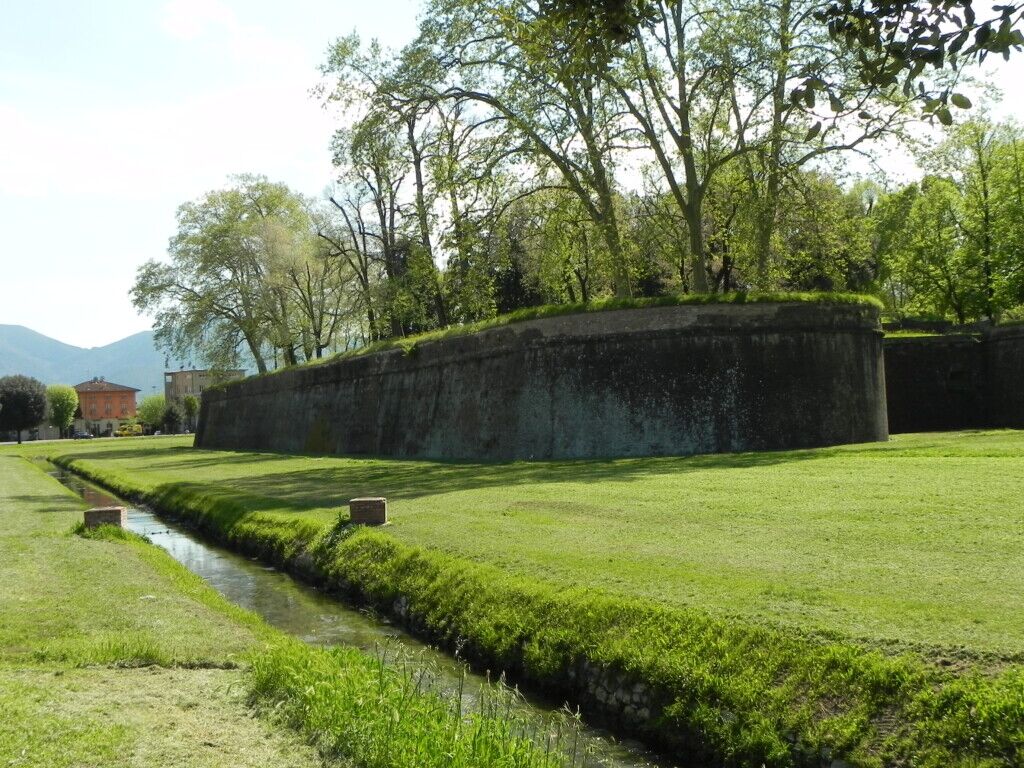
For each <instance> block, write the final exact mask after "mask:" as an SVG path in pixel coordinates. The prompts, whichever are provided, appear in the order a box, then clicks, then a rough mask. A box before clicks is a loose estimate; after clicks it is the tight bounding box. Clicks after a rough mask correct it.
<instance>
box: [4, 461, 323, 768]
mask: <svg viewBox="0 0 1024 768" xmlns="http://www.w3.org/2000/svg"><path fill="white" fill-rule="evenodd" d="M81 510H82V503H81V502H80V501H79V500H78V499H77V498H75V497H74V496H73V495H71V494H70V493H68V492H66V491H65V490H64V489H63V487H62V486H60V485H59V484H57V482H56V481H54V480H52V479H51V478H48V477H46V476H45V475H44V474H43V473H42V472H40V471H39V469H38V468H36V467H33V466H32V465H30V464H29V463H28V462H26V461H24V460H23V459H20V458H16V457H14V456H10V455H3V456H0V584H2V585H3V588H2V589H0V765H2V766H19V767H21V766H37V767H38V768H61V767H63V766H68V767H69V768H70V767H71V766H74V767H75V768H83V767H85V766H104V767H105V768H106V767H108V766H109V767H113V768H116V767H119V766H125V767H127V766H153V767H154V768H162V767H164V766H166V767H167V768H171V766H190V767H191V766H195V767H196V768H200V767H202V768H207V767H208V768H228V767H229V766H231V767H234V766H243V767H244V766H252V768H256V767H257V766H273V767H274V768H299V767H300V766H313V765H317V764H319V763H318V760H317V757H316V754H315V752H314V751H313V750H312V749H311V748H309V747H307V746H305V745H304V744H302V743H301V742H300V741H299V739H298V738H297V737H296V736H294V735H292V734H291V732H290V731H286V730H283V729H278V728H274V727H272V726H271V725H270V724H269V723H268V722H267V721H265V720H262V719H259V718H255V717H253V716H252V710H251V709H250V707H249V706H248V703H247V702H246V700H245V690H244V687H243V686H242V685H241V682H242V673H241V672H240V671H239V670H238V669H236V668H235V666H236V665H237V662H238V661H239V657H240V656H241V655H242V654H243V653H245V652H247V651H250V650H253V649H255V648H257V647H261V646H262V645H263V644H264V640H265V639H266V637H267V628H266V627H265V626H264V625H262V624H261V623H260V622H259V621H258V620H256V619H255V618H254V617H252V616H250V615H248V614H245V613H244V612H242V611H240V610H237V609H234V608H233V607H231V606H230V605H228V604H227V603H225V602H223V601H222V600H221V599H220V598H218V597H217V596H216V594H215V593H213V592H212V591H211V590H209V589H208V588H207V587H205V586H204V585H203V584H202V582H201V581H200V580H199V579H198V578H196V577H193V576H192V575H191V574H189V573H187V572H186V571H184V570H183V569H181V568H179V567H178V566H177V565H176V564H175V563H173V561H171V560H170V559H169V558H168V557H167V556H166V555H164V554H163V553H162V552H161V551H158V550H156V548H155V547H152V546H151V545H148V544H144V543H142V542H141V541H138V540H128V541H118V540H113V541H112V540H104V539H86V538H82V537H80V536H75V535H72V534H71V533H70V530H71V528H72V525H73V524H74V523H75V521H76V520H80V519H81V514H82V512H81Z"/></svg>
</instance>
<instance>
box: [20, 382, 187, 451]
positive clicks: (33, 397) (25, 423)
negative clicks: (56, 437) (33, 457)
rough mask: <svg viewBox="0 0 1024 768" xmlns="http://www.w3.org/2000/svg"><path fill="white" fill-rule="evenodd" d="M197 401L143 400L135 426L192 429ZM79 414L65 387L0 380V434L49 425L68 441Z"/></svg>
mask: <svg viewBox="0 0 1024 768" xmlns="http://www.w3.org/2000/svg"><path fill="white" fill-rule="evenodd" d="M198 413H199V400H198V398H196V397H195V396H193V395H185V396H184V397H183V398H182V399H181V401H180V402H179V401H171V402H167V401H165V399H164V396H163V395H151V396H149V397H146V398H143V400H142V402H141V403H139V407H138V417H137V418H138V423H141V424H143V425H145V426H146V427H148V428H150V429H161V428H163V429H166V430H168V431H171V432H176V431H177V430H178V429H179V428H185V427H188V428H194V426H195V418H196V415H197V414H198ZM80 415H81V414H80V413H79V412H78V393H77V392H76V391H75V389H74V387H69V386H68V385H66V384H51V385H50V386H46V385H44V384H43V383H42V382H41V381H39V380H38V379H34V378H32V377H30V376H21V375H14V376H4V377H0V432H15V433H17V440H18V442H19V443H20V442H21V433H22V432H24V431H25V430H29V429H34V428H36V427H38V426H39V425H40V424H44V423H46V424H49V425H50V426H52V427H55V428H56V429H58V430H59V431H60V436H61V437H67V436H68V434H69V430H70V429H71V425H72V424H73V423H74V420H75V418H76V417H77V416H80Z"/></svg>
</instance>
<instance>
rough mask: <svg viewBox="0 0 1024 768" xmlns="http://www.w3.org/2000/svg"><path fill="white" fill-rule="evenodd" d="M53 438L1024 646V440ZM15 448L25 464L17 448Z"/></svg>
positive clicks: (104, 459)
mask: <svg viewBox="0 0 1024 768" xmlns="http://www.w3.org/2000/svg"><path fill="white" fill-rule="evenodd" d="M190 442H191V440H190V438H166V439H144V440H143V439H138V440H127V439H124V440H112V441H93V442H90V443H70V442H64V443H50V444H38V445H35V446H32V445H29V446H23V447H22V448H21V449H20V450H21V451H22V452H23V453H27V454H42V453H48V452H51V453H53V452H60V453H63V454H67V455H71V456H74V457H80V458H81V459H83V460H85V461H86V463H87V464H94V465H95V466H97V467H102V469H103V471H104V472H115V473H117V474H120V475H122V476H125V477H130V478H131V483H132V485H134V486H135V487H137V488H141V489H143V490H152V489H154V488H156V487H158V486H161V485H165V484H170V483H183V482H184V483H190V484H201V485H203V486H212V487H216V488H219V489H224V490H227V491H229V492H231V493H233V494H238V495H240V496H241V497H244V498H245V499H246V502H245V503H246V505H247V506H248V507H249V508H250V509H254V510H260V511H263V512H266V513H270V514H271V515H272V516H275V517H276V516H282V517H284V518H286V519H289V520H291V519H295V518H296V517H297V516H298V517H299V518H301V519H302V520H303V521H308V522H310V523H312V524H314V525H316V526H319V527H323V526H326V525H329V524H331V523H333V522H334V520H335V519H336V517H337V514H338V511H339V510H343V509H344V505H345V503H346V501H347V500H348V499H349V498H351V497H354V496H358V495H366V494H373V495H384V496H387V497H388V499H389V502H390V513H391V516H392V519H393V521H394V524H393V525H391V526H389V527H388V528H387V533H388V535H389V536H393V537H395V538H396V539H399V540H400V541H402V542H404V543H408V544H415V545H420V546H424V547H427V548H430V549H435V550H440V551H443V552H446V553H449V554H453V555H456V556H459V557H462V558H468V559H471V560H475V561H479V562H483V563H488V564H493V565H497V566H499V567H501V568H504V569H506V570H507V571H509V572H511V573H514V574H520V575H525V576H528V577H539V578H541V579H542V580H544V581H546V582H549V583H552V584H554V585H558V586H565V587H597V588H600V589H601V590H602V591H606V592H613V593H621V594H629V595H637V596H641V597H645V598H650V599H653V600H655V601H657V602H661V603H665V604H669V605H678V606H693V607H701V608H706V609H708V610H709V611H710V612H712V613H714V614H719V615H739V616H743V617H747V618H755V619H757V620H764V621H766V622H768V623H771V624H773V625H781V626H784V627H785V626H794V627H799V628H800V629H801V630H803V631H807V630H820V631H824V632H828V633H837V634H839V635H842V636H846V637H851V638H855V639H865V640H868V641H869V642H872V643H881V644H883V645H887V644H896V645H908V644H909V645H913V646H923V647H925V648H928V649H935V650H936V652H938V653H941V654H943V655H949V654H957V653H962V652H963V651H964V650H966V651H967V652H968V653H969V654H970V655H975V654H992V655H996V656H1002V657H1004V658H1005V657H1009V656H1013V657H1016V658H1019V657H1020V653H1021V648H1022V647H1024V609H1022V604H1021V599H1020V596H1021V595H1022V594H1024V432H1014V431H998V432H970V433H948V434H922V435H900V436H897V437H895V438H893V440H892V441H891V442H889V443H888V444H869V445H859V446H846V447H839V448H829V449H819V450H808V451H793V452H783V453H759V454H736V455H725V456H709V457H691V458H657V459H627V460H616V461H560V462H537V463H526V462H517V463H504V464H471V463H436V462H421V461H391V460H370V459H348V458H327V457H310V456H286V455H276V454H252V453H235V452H214V451H199V450H194V449H192V448H191V447H190ZM5 450H8V451H11V450H13V449H5Z"/></svg>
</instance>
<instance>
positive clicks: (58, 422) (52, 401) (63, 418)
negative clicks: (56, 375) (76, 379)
mask: <svg viewBox="0 0 1024 768" xmlns="http://www.w3.org/2000/svg"><path fill="white" fill-rule="evenodd" d="M46 400H47V404H48V405H49V414H50V424H52V425H53V426H55V427H56V428H57V429H59V430H60V431H61V434H62V435H63V434H64V432H65V431H66V430H67V429H68V427H70V426H71V424H72V422H74V420H75V411H77V410H78V393H77V392H76V391H75V389H74V387H69V386H67V385H66V384H51V385H50V386H48V387H47V388H46Z"/></svg>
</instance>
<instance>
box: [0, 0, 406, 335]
mask: <svg viewBox="0 0 1024 768" xmlns="http://www.w3.org/2000/svg"><path fill="white" fill-rule="evenodd" d="M418 7H419V3H418V0H375V1H374V2H372V3H367V2H362V1H355V0H333V1H329V0H290V2H281V1H280V0H125V1H123V2H122V1H117V2H115V1H114V0H51V2H47V3H33V2H29V3H25V2H15V0H0V18H2V19H3V22H2V23H0V323H4V324H15V325H24V326H28V327H29V328H32V329H33V330H35V331H38V332H40V333H44V334H46V335H47V336H52V337H54V338H56V339H59V340H60V341H64V342H67V343H69V344H75V345H77V346H83V347H93V346H102V345H104V344H108V343H110V342H113V341H116V340H118V339H121V338H124V337H125V336H128V335H130V334H132V333H136V332H138V331H143V330H147V329H148V328H150V326H151V324H152V322H151V319H150V318H147V317H142V316H139V315H138V314H137V313H136V312H135V309H134V308H133V307H132V305H131V301H130V300H129V298H128V290H129V288H130V287H131V285H132V282H133V280H134V277H135V270H136V268H137V267H138V265H140V264H142V263H143V262H145V261H147V260H149V259H151V258H161V257H163V256H164V255H165V254H166V250H167V241H168V239H169V237H170V236H171V234H172V233H173V232H174V229H175V218H174V214H175V210H176V209H177V207H178V206H179V205H180V204H181V203H183V202H185V201H187V200H191V199H194V198H196V197H198V196H200V195H202V194H203V193H204V192H206V191H208V190H210V189H215V188H217V187H220V186H223V185H224V184H225V182H226V180H227V177H228V176H229V175H231V174H236V173H249V172H252V173H262V174H265V175H267V176H269V177H270V178H271V179H273V180H277V181H283V182H285V183H287V184H288V185H289V186H291V187H292V188H293V189H296V190H298V191H300V192H303V193H305V194H310V195H317V194H320V193H321V191H322V190H323V189H324V188H325V187H326V186H327V185H328V184H329V183H330V181H331V180H332V178H333V173H332V169H331V162H330V152H329V150H328V145H329V142H330V138H331V135H332V133H333V131H334V128H335V127H336V125H337V124H338V122H339V118H338V116H337V115H335V114H331V113H329V112H328V111H326V110H324V109H323V108H322V107H321V105H320V104H319V103H318V102H317V100H316V99H315V98H313V97H312V96H310V94H309V91H310V89H311V88H312V87H313V86H314V85H315V84H316V83H317V82H318V77H319V74H318V67H319V65H320V64H321V63H322V61H323V60H324V58H325V52H326V50H327V48H328V45H329V43H330V42H331V41H332V40H333V39H335V38H337V37H339V36H341V35H346V34H349V33H350V32H352V31H353V30H357V31H358V32H359V34H360V35H361V36H362V37H364V38H366V39H369V38H374V37H375V38H377V39H379V40H381V41H382V42H383V43H385V44H386V45H389V46H392V47H398V46H400V45H402V44H403V43H405V42H407V41H408V40H410V39H411V38H412V37H413V36H414V35H415V31H416V13H417V9H418Z"/></svg>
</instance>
